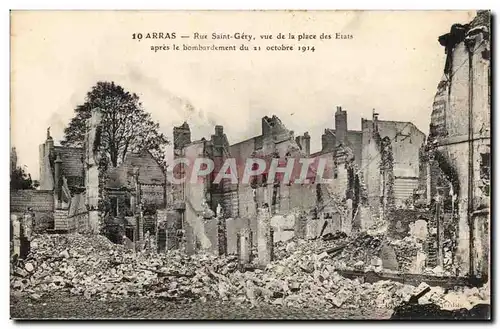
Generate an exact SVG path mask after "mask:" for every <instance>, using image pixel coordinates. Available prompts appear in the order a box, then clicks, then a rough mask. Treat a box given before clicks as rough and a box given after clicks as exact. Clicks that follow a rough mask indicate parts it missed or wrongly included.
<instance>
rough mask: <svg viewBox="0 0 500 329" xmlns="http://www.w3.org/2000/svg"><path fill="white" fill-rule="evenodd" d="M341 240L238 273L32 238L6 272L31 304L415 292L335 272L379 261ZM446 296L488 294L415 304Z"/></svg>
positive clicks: (308, 301) (342, 302)
mask: <svg viewBox="0 0 500 329" xmlns="http://www.w3.org/2000/svg"><path fill="white" fill-rule="evenodd" d="M347 242H348V241H347V237H342V236H339V237H338V239H331V240H328V241H323V240H321V239H318V240H315V241H305V240H300V239H297V240H294V241H289V242H287V243H278V244H277V246H276V248H275V251H276V253H277V254H279V255H280V257H276V260H275V261H273V262H271V263H270V264H269V265H267V267H265V268H258V267H257V266H254V267H253V268H252V269H251V270H247V271H241V268H240V266H239V264H238V259H237V257H236V256H227V257H220V256H215V255H212V254H205V253H198V254H195V255H191V256H188V255H186V254H183V253H181V252H180V251H168V252H166V253H160V254H156V253H150V252H136V251H134V250H131V249H129V248H126V247H125V246H123V245H116V244H113V243H111V242H110V241H109V240H108V239H107V238H105V237H103V236H97V235H96V236H88V235H87V236H85V235H78V234H73V235H39V236H36V237H35V238H34V239H33V243H32V250H31V253H30V254H29V255H28V257H27V258H26V259H25V260H23V261H20V262H18V264H17V265H16V266H13V267H12V269H11V288H12V291H13V293H14V294H19V295H27V296H29V297H31V298H32V299H34V300H38V299H40V298H43V296H44V295H46V294H49V293H51V292H54V291H68V292H70V293H71V294H74V295H78V296H83V297H84V298H89V299H90V298H97V299H100V300H108V299H120V298H123V297H153V298H160V299H165V300H176V301H180V300H199V301H202V302H208V301H210V300H222V301H231V302H234V303H236V304H249V306H251V307H254V306H257V305H258V304H259V303H266V304H274V305H283V306H288V307H301V308H307V307H316V308H317V307H322V308H348V309H349V308H351V309H353V308H358V307H374V308H377V307H379V308H380V307H382V308H394V307H396V306H398V305H400V304H401V303H403V302H404V301H405V300H409V298H410V297H411V295H412V294H413V293H414V291H415V289H417V288H419V289H421V287H417V288H415V287H413V286H411V285H406V284H402V283H398V282H393V281H388V280H386V281H378V282H375V283H373V284H371V283H363V282H361V281H360V279H353V280H351V279H348V278H345V277H343V276H341V275H340V274H339V272H338V271H339V270H341V269H346V268H350V267H351V265H350V264H352V267H353V268H356V267H358V268H364V269H367V268H368V269H373V268H376V267H380V266H381V263H382V261H381V259H380V258H378V257H373V258H372V259H370V261H369V262H368V263H366V262H365V261H363V260H361V259H365V258H366V257H365V256H360V255H358V254H359V253H360V252H361V251H360V250H361V249H362V248H365V247H366V246H369V248H372V249H373V250H376V249H377V248H380V245H381V241H380V239H379V238H376V237H367V236H361V237H358V238H357V239H355V240H354V241H353V242H352V241H351V242H352V243H350V244H348V243H347ZM395 249H397V248H396V247H395ZM339 253H340V254H339ZM396 253H398V252H397V251H396ZM349 255H351V259H349V261H347V257H348V256H349ZM254 262H255V264H257V263H256V260H255V259H254ZM255 264H254V265H255ZM250 265H252V264H250ZM451 294H458V295H460V296H462V295H463V296H466V297H464V300H466V301H467V302H468V304H467V305H465V303H464V305H460V307H462V306H463V307H465V308H471V307H473V306H474V304H479V303H484V301H485V300H489V289H488V288H487V287H483V288H480V289H477V288H474V289H472V290H470V289H469V290H461V291H460V290H457V291H453V292H447V293H445V291H444V290H443V289H441V290H439V289H437V288H432V292H431V293H429V294H428V296H426V298H427V299H425V298H424V299H422V301H424V302H425V301H427V302H429V303H436V304H439V303H441V306H442V307H446V305H447V303H448V304H449V302H447V301H448V300H452V301H454V302H455V303H456V301H457V300H460V299H459V298H457V297H456V296H455V295H451ZM448 306H450V305H448ZM453 306H456V305H453Z"/></svg>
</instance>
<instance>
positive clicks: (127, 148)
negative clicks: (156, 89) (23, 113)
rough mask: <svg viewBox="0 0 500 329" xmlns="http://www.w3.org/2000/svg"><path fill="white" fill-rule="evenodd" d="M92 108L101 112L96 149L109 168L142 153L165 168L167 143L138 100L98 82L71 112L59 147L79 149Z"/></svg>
mask: <svg viewBox="0 0 500 329" xmlns="http://www.w3.org/2000/svg"><path fill="white" fill-rule="evenodd" d="M93 108H99V109H101V111H102V129H101V135H100V142H101V145H100V146H101V147H102V148H103V151H104V153H105V154H106V155H107V157H108V159H109V161H110V163H111V165H112V166H113V167H116V166H118V165H119V164H120V163H121V162H123V160H124V159H125V156H126V155H127V154H128V153H129V152H138V151H140V150H143V149H147V150H149V151H150V152H151V154H152V155H153V156H154V157H155V158H156V160H158V162H159V163H160V164H163V165H164V164H165V146H166V145H168V144H169V141H168V139H167V138H166V137H165V135H164V134H163V133H161V132H160V131H159V124H158V123H156V122H154V121H153V120H152V118H151V115H150V114H149V113H147V112H145V111H144V109H143V107H142V103H141V102H140V101H139V96H137V95H136V94H135V93H132V94H131V93H130V92H128V91H125V90H124V89H123V88H122V87H121V86H119V85H116V84H115V83H114V82H98V83H97V84H96V85H95V86H94V87H92V90H91V91H90V92H89V93H87V97H86V99H85V103H84V104H82V105H78V106H77V107H76V108H75V114H76V115H75V117H73V118H72V119H71V121H70V123H69V125H68V126H67V127H66V128H65V129H64V137H65V138H64V140H63V141H62V142H61V144H62V145H64V146H79V147H82V146H83V144H84V142H85V131H86V121H87V119H89V118H90V116H91V110H92V109H93Z"/></svg>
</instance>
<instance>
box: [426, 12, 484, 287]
mask: <svg viewBox="0 0 500 329" xmlns="http://www.w3.org/2000/svg"><path fill="white" fill-rule="evenodd" d="M439 42H440V44H441V45H442V46H443V47H444V48H445V54H446V65H445V68H444V76H443V79H442V81H441V82H440V83H439V85H438V91H437V94H436V98H435V102H434V105H433V112H432V116H431V119H432V121H431V126H430V134H429V139H428V141H427V145H426V150H425V153H424V157H423V160H424V161H426V165H425V166H424V168H422V169H423V170H422V173H421V176H422V177H425V182H426V184H425V189H426V190H425V194H426V196H427V203H428V204H430V205H433V204H434V203H435V201H436V199H437V200H439V201H440V203H444V205H443V206H444V214H445V215H446V216H447V217H448V218H449V220H450V221H451V223H452V226H453V227H455V228H456V231H457V232H456V236H455V237H454V240H455V242H456V253H455V263H456V266H457V268H458V274H460V275H473V276H480V277H486V276H487V275H488V271H489V266H488V264H489V206H490V195H489V190H490V167H491V165H490V157H491V150H490V139H491V137H490V106H491V101H490V86H491V83H490V82H491V77H490V74H491V73H490V71H491V63H490V14H489V12H487V11H479V12H478V15H477V16H476V18H474V20H473V21H472V22H470V23H469V24H466V25H460V24H454V25H453V26H452V27H451V29H450V32H449V33H447V34H444V35H442V36H441V37H439ZM433 209H436V208H435V207H433Z"/></svg>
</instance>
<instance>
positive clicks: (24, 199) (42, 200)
mask: <svg viewBox="0 0 500 329" xmlns="http://www.w3.org/2000/svg"><path fill="white" fill-rule="evenodd" d="M28 208H32V209H33V211H39V212H48V211H53V210H54V195H53V194H52V191H38V190H18V191H11V193H10V211H13V212H24V211H26V210H28Z"/></svg>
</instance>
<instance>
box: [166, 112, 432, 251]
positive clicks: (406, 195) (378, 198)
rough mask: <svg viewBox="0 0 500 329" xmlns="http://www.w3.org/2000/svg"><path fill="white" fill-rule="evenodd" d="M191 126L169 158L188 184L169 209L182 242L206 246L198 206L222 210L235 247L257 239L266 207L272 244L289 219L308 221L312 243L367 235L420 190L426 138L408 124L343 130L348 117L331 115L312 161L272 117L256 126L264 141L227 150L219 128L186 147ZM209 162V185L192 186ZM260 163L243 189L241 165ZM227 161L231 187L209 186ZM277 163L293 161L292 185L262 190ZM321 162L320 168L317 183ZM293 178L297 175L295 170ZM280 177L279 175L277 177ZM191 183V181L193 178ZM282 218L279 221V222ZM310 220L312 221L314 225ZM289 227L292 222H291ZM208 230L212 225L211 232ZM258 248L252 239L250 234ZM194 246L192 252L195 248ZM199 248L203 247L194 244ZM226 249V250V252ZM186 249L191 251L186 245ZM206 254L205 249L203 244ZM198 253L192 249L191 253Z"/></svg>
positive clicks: (305, 140) (179, 134)
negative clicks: (247, 234)
mask: <svg viewBox="0 0 500 329" xmlns="http://www.w3.org/2000/svg"><path fill="white" fill-rule="evenodd" d="M190 136H191V134H190V130H189V125H188V124H187V123H184V124H182V125H181V126H179V127H174V158H175V159H181V158H184V159H187V160H186V162H183V163H176V164H175V167H174V172H173V175H174V176H175V177H177V178H181V177H183V176H184V175H186V177H187V179H186V181H187V182H186V181H185V182H183V183H181V184H173V185H172V189H173V193H172V194H173V199H174V200H176V201H175V202H174V205H176V206H175V207H174V208H175V209H176V211H177V214H178V216H181V217H182V218H183V220H182V222H183V223H184V224H185V226H184V230H185V231H186V239H187V240H189V239H190V237H194V240H200V241H208V240H209V239H208V236H207V235H206V230H205V231H204V227H205V228H206V227H207V225H209V224H208V223H210V220H209V219H210V216H209V218H207V217H204V216H203V207H204V206H203V205H205V204H206V205H207V206H208V208H210V210H211V211H212V214H214V213H215V212H216V209H217V208H218V207H219V206H220V207H221V209H222V210H223V216H224V217H225V218H226V224H227V234H226V236H227V240H228V241H232V240H234V242H235V243H233V244H234V245H236V240H235V239H237V237H236V234H238V232H241V231H242V230H245V229H246V230H250V231H251V232H254V233H256V232H257V231H258V230H257V228H258V220H257V218H258V214H259V209H263V208H266V207H268V211H269V213H270V215H271V216H272V220H271V223H274V226H273V225H271V226H273V227H274V229H275V232H277V231H280V234H275V237H274V238H275V240H276V239H278V240H279V239H280V236H286V233H285V232H286V230H290V229H291V230H293V227H294V224H293V223H292V224H290V225H288V226H289V227H288V226H287V225H285V224H283V223H285V222H287V221H288V219H287V216H288V215H289V214H295V215H296V216H295V215H294V216H295V217H294V218H295V219H296V220H298V218H299V217H300V218H302V219H305V218H310V219H312V220H313V221H310V222H309V226H307V225H306V226H307V227H306V226H305V227H304V229H305V230H306V231H307V232H309V233H307V232H303V234H304V236H305V235H309V236H311V237H314V236H318V235H321V234H324V233H325V232H326V231H325V227H326V228H327V231H328V232H335V231H343V232H346V233H351V231H353V230H365V229H367V228H369V227H370V226H371V225H373V224H374V219H373V217H374V216H376V218H385V219H387V218H389V215H390V211H391V210H392V209H395V208H396V207H400V208H401V207H405V206H406V205H407V204H406V203H405V202H406V201H407V200H408V199H410V200H411V199H412V198H413V192H414V190H415V189H416V188H417V187H418V175H419V168H420V166H419V160H420V159H419V151H420V149H421V147H422V145H423V143H424V141H425V135H424V134H423V133H422V132H420V131H419V130H418V129H417V128H416V127H415V126H414V125H413V124H412V123H409V122H395V121H379V120H378V118H377V117H376V116H374V118H373V120H364V119H363V120H362V130H361V131H353V130H348V127H347V111H345V110H342V108H341V107H337V111H336V112H335V129H325V133H324V135H323V136H322V149H321V151H319V152H316V153H314V154H310V136H309V134H308V133H305V134H303V135H301V136H297V137H295V136H294V132H293V131H290V130H289V129H287V128H286V126H285V125H284V124H283V122H282V121H281V120H280V119H279V118H277V117H276V116H272V117H264V118H262V133H261V134H260V135H258V136H256V137H253V138H250V139H247V140H244V141H242V142H239V143H236V144H232V145H230V144H229V142H228V138H227V136H226V135H225V134H224V133H223V128H222V127H221V126H216V128H215V134H214V135H212V136H211V139H210V140H206V139H202V140H199V141H191V137H190ZM203 157H205V158H209V159H212V160H213V162H214V170H213V171H212V173H211V175H209V176H208V177H207V176H205V177H199V178H197V180H196V181H197V184H191V183H190V182H191V181H192V179H193V178H192V177H191V176H190V175H191V172H192V170H193V169H204V167H201V168H194V167H196V166H197V164H196V159H198V158H203ZM252 158H260V159H264V160H265V163H266V164H267V167H266V169H265V170H264V171H263V172H262V173H261V174H260V175H258V176H255V177H253V178H252V180H251V181H250V182H249V183H247V184H245V183H242V176H243V172H244V170H243V168H244V167H245V163H246V160H247V159H252ZM300 158H308V159H309V160H310V161H311V165H310V166H309V169H308V172H307V179H308V180H309V183H304V184H294V183H290V181H291V182H293V181H294V178H297V177H298V174H299V172H300V165H299V162H298V159H300ZM226 159H234V161H235V166H236V168H237V175H238V177H237V178H238V180H237V183H234V182H231V180H230V179H228V178H224V179H222V181H221V182H219V183H218V184H214V183H213V180H214V178H215V177H216V176H217V174H218V173H219V172H220V171H223V172H226V170H227V169H228V168H227V167H226V168H221V165H222V164H223V163H224V161H225V160H226ZM273 159H276V160H278V164H279V165H278V166H279V167H284V166H286V165H287V163H288V162H287V161H290V160H293V159H295V165H294V170H293V173H292V177H291V180H290V181H288V182H283V181H282V180H281V177H282V176H280V173H278V174H276V176H275V177H276V178H275V180H274V182H271V183H269V182H268V175H269V174H273V173H271V172H270V163H271V161H272V160H273ZM320 160H322V161H325V162H324V163H323V164H324V165H325V168H324V171H323V177H319V173H318V172H321V171H322V170H320V168H319V163H320ZM296 167H297V168H298V170H296V169H297V168H296ZM281 175H282V173H281ZM195 179H196V178H195ZM261 212H262V211H261ZM280 218H281V220H280ZM314 219H318V220H316V221H314ZM292 222H293V221H292ZM210 225H212V224H210ZM253 242H254V243H257V234H253ZM192 244H196V242H193V243H192ZM199 244H200V245H203V243H202V242H200V243H199ZM230 244H231V243H228V248H230V249H232V247H230V246H229V245H230ZM188 245H189V243H188ZM205 246H210V244H209V243H208V242H207V243H205ZM193 248H196V246H193Z"/></svg>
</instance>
